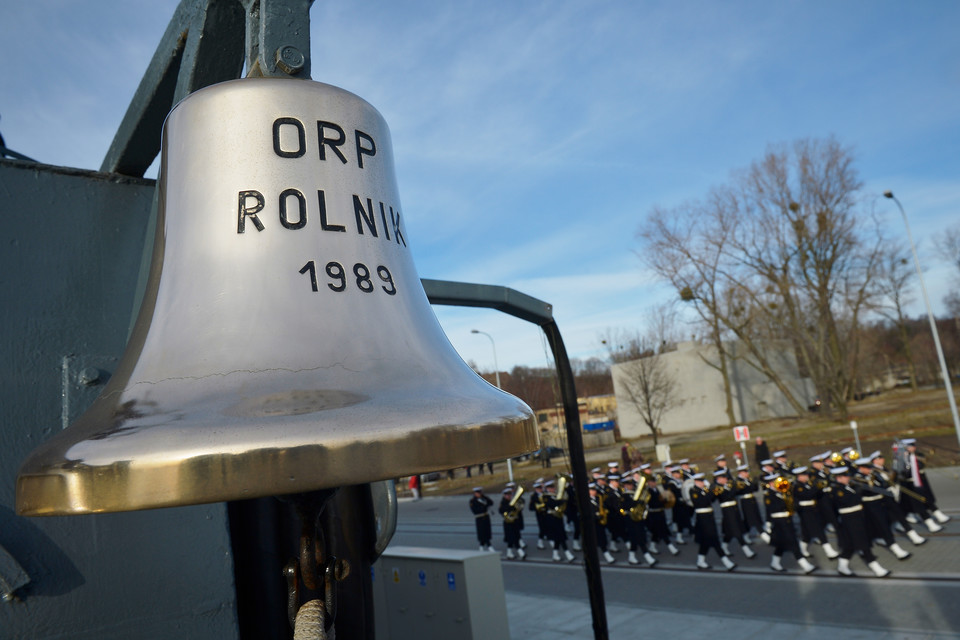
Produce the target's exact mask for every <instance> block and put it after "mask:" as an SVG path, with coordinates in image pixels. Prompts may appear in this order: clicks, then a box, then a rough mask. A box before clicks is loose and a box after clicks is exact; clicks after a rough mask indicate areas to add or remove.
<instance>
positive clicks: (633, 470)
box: [627, 467, 640, 476]
mask: <svg viewBox="0 0 960 640" xmlns="http://www.w3.org/2000/svg"><path fill="white" fill-rule="evenodd" d="M635 473H640V467H634V468H633V469H630V471H627V475H631V476H632V475H633V474H635Z"/></svg>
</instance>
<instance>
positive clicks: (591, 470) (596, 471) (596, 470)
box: [590, 467, 600, 475]
mask: <svg viewBox="0 0 960 640" xmlns="http://www.w3.org/2000/svg"><path fill="white" fill-rule="evenodd" d="M590 473H592V474H593V475H597V474H598V473H600V467H594V468H593V469H590Z"/></svg>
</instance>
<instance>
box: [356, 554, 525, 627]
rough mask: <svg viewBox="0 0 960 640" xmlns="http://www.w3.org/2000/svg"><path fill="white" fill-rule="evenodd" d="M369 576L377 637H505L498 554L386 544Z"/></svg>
mask: <svg viewBox="0 0 960 640" xmlns="http://www.w3.org/2000/svg"><path fill="white" fill-rule="evenodd" d="M372 574H373V576H372V577H373V603H374V604H373V606H374V617H375V625H376V627H375V628H376V637H377V640H430V639H432V638H456V639H457V640H499V639H501V638H502V639H504V640H506V639H508V638H509V637H510V625H509V624H508V621H507V601H506V595H505V593H504V590H503V570H502V569H501V567H500V554H499V553H492V552H488V551H463V550H460V549H428V548H424V547H388V548H387V550H386V551H385V552H384V553H383V555H382V556H380V559H379V560H377V562H376V564H374V565H373V567H372Z"/></svg>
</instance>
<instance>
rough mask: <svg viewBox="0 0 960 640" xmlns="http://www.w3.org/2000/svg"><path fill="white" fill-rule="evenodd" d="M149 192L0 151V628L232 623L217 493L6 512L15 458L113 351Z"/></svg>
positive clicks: (27, 632) (76, 399)
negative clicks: (163, 504)
mask: <svg viewBox="0 0 960 640" xmlns="http://www.w3.org/2000/svg"><path fill="white" fill-rule="evenodd" d="M152 196H153V182H152V181H147V180H135V179H125V178H120V177H118V176H115V175H106V174H99V173H94V172H87V171H79V170H69V169H63V168H59V167H50V166H44V165H35V164H27V163H20V162H16V161H6V160H0V220H2V224H3V232H2V247H3V249H2V251H0V364H2V366H0V382H2V384H0V546H2V547H3V549H4V550H5V551H6V552H7V553H8V554H9V555H10V556H12V557H13V559H14V560H16V561H17V562H18V563H19V564H20V565H21V566H22V567H23V569H24V570H26V572H27V574H28V575H29V577H30V583H29V584H28V585H27V586H25V587H23V588H22V589H21V590H20V591H19V592H18V596H20V597H19V600H17V601H12V602H0V639H4V640H5V639H7V638H31V639H33V638H71V639H77V638H91V639H92V638H97V639H99V640H103V639H105V638H197V637H206V638H234V637H237V635H238V631H237V623H236V611H235V608H236V606H235V596H234V590H233V558H232V555H231V549H230V537H229V532H228V527H227V515H226V506H225V505H223V504H216V505H205V506H199V507H184V508H175V509H163V510H156V511H142V512H132V513H118V514H103V515H92V516H71V517H47V518H22V517H19V516H17V515H15V512H14V486H15V482H16V475H17V470H18V468H19V466H20V462H21V461H22V460H23V459H24V458H25V457H26V456H27V454H28V453H29V452H30V451H31V450H32V449H33V448H34V447H35V446H36V445H38V444H39V443H40V442H43V441H44V440H45V439H46V438H48V437H50V435H52V434H53V433H55V432H57V431H58V430H60V429H62V428H63V426H64V424H66V423H68V422H69V421H70V419H72V418H74V417H76V416H77V415H79V414H80V413H82V411H83V410H84V409H85V408H86V407H87V406H88V405H89V403H90V402H91V401H92V400H93V399H94V398H95V397H96V395H97V393H98V392H99V388H100V387H101V386H102V384H103V382H104V381H105V380H106V379H107V378H108V376H109V374H110V372H112V370H113V367H114V365H115V363H116V362H117V360H118V358H119V356H120V355H121V354H122V352H123V348H124V346H125V344H126V338H127V330H128V327H129V324H130V319H131V314H132V307H133V304H134V302H133V301H134V290H135V288H136V283H137V278H138V271H139V268H140V264H141V255H142V253H143V247H144V240H145V238H146V236H147V235H148V234H147V219H148V214H149V210H150V203H151V199H152ZM91 369H95V370H96V371H98V372H99V374H100V379H99V380H98V381H97V382H96V383H94V384H92V385H85V384H82V383H81V382H80V381H79V379H78V377H79V374H80V372H82V371H84V370H91ZM0 577H2V576H0Z"/></svg>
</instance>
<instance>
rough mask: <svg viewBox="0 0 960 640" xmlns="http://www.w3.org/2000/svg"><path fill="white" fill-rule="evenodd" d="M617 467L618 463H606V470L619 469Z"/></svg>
mask: <svg viewBox="0 0 960 640" xmlns="http://www.w3.org/2000/svg"><path fill="white" fill-rule="evenodd" d="M619 466H620V463H619V462H608V463H607V468H608V469H613V468H615V467H619Z"/></svg>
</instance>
